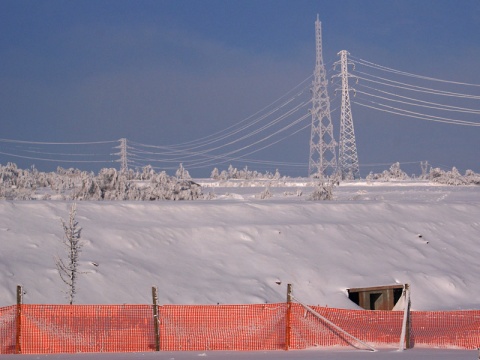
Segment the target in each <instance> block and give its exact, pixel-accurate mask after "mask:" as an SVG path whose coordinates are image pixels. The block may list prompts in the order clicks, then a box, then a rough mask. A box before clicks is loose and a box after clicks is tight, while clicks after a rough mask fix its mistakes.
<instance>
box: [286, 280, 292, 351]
mask: <svg viewBox="0 0 480 360" xmlns="http://www.w3.org/2000/svg"><path fill="white" fill-rule="evenodd" d="M291 313H292V284H287V315H286V317H285V350H288V349H289V348H290V332H291V331H290V330H291V325H290V315H291Z"/></svg>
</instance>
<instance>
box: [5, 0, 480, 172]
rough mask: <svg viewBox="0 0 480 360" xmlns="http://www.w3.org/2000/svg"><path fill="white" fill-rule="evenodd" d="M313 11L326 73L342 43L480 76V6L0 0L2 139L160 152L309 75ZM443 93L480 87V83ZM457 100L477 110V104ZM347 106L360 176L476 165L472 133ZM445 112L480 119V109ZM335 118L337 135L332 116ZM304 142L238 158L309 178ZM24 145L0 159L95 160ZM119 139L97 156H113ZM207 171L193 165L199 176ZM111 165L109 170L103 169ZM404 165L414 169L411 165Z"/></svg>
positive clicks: (45, 164)
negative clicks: (423, 165)
mask: <svg viewBox="0 0 480 360" xmlns="http://www.w3.org/2000/svg"><path fill="white" fill-rule="evenodd" d="M317 14H319V16H320V20H321V21H322V32H323V57H324V61H325V63H326V65H327V68H328V70H329V74H330V70H331V68H332V63H333V62H334V61H336V60H338V57H337V55H336V54H337V52H338V51H340V50H344V49H345V50H348V51H349V52H350V54H351V55H352V56H354V57H356V58H360V59H365V60H368V61H371V62H374V63H376V64H380V65H383V66H387V67H389V68H393V69H398V70H402V71H406V72H409V73H414V74H419V75H425V76H429V77H434V78H439V79H446V80H455V81H459V82H466V83H473V84H480V70H479V68H478V64H479V63H480V42H479V40H480V35H479V34H480V2H479V1H478V0H462V1H457V0H431V1H430V0H422V1H418V0H412V1H409V0H403V1H385V0H378V1H377V0H363V1H360V0H332V1H330V0H324V1H320V0H317V1H302V0H296V1H286V0H275V1H273V0H271V1H270V0H260V1H259V0H242V1H240V0H236V1H235V0H230V1H227V0H223V1H220V0H203V1H193V0H175V1H173V0H172V1H161V0H159V1H146V0H143V1H125V0H113V1H106V0H95V1H93V0H83V1H52V0H45V1H33V0H13V1H11V0H2V1H1V2H0V109H1V111H0V117H1V123H2V135H1V136H0V137H1V138H2V139H15V140H22V141H27V142H67V143H73V142H95V141H116V140H118V139H119V138H127V139H128V140H129V141H130V140H131V141H134V142H136V143H140V144H146V145H152V146H166V145H174V144H179V143H184V142H187V141H193V140H195V139H198V138H201V137H204V136H208V135H209V134H212V133H215V132H217V131H219V130H221V129H224V128H228V127H231V126H234V125H235V124H237V123H239V122H240V121H241V120H242V119H245V118H246V117H248V116H250V115H252V114H255V113H256V112H257V111H258V110H260V109H262V108H263V107H265V106H266V105H268V104H270V103H272V102H273V101H275V100H276V99H278V98H279V97H281V96H283V95H284V94H285V93H287V92H288V91H290V90H291V89H292V88H294V87H295V86H296V85H297V84H299V83H300V82H302V81H303V80H304V79H306V78H307V77H309V76H310V75H311V74H312V73H313V69H314V65H315V32H314V22H315V19H316V16H317ZM384 75H387V76H388V74H384ZM404 80H405V79H404ZM407 81H410V80H408V79H407ZM360 82H361V81H360ZM360 85H361V84H360ZM440 85H442V86H443V84H435V83H433V84H432V83H427V84H426V85H425V86H429V87H432V88H440ZM447 89H448V91H458V92H461V93H468V94H473V95H476V96H478V95H480V87H472V86H470V87H465V86H458V87H456V88H455V89H453V90H452V89H451V88H448V87H447ZM330 96H331V97H332V98H333V96H334V95H333V88H332V93H331V95H330ZM337 101H338V99H337ZM431 101H438V99H437V100H431ZM441 101H443V100H441ZM332 102H333V101H332ZM453 104H455V105H457V104H456V103H453ZM458 106H464V107H468V108H473V109H477V110H480V101H478V100H476V101H473V102H470V103H462V104H458ZM332 108H333V107H332ZM305 109H306V110H305V111H308V108H305ZM352 112H353V120H354V124H355V131H356V135H357V140H356V141H357V149H358V155H359V162H360V165H361V175H362V176H366V175H367V174H368V172H369V171H371V170H374V171H381V170H383V169H385V168H387V167H388V166H387V165H382V166H377V167H374V166H372V164H391V163H393V162H396V161H399V162H401V163H405V167H409V166H410V165H409V164H407V163H410V162H417V161H420V160H428V161H429V162H430V163H431V164H432V165H433V166H438V167H442V168H444V169H450V168H451V167H452V166H457V167H458V168H459V169H460V170H461V171H462V172H463V171H465V170H466V169H473V170H474V171H477V172H480V165H479V156H478V153H479V150H480V146H479V145H478V143H479V141H478V140H479V138H480V127H472V126H458V125H450V124H441V123H436V122H429V121H422V120H418V119H409V118H401V117H395V116H390V115H388V114H386V113H385V112H379V111H375V110H369V109H366V108H364V107H360V106H358V105H356V104H352ZM444 115H445V114H444ZM447 116H448V117H451V118H455V119H462V120H469V121H477V122H480V119H479V115H474V116H471V114H470V115H462V114H447ZM467 117H468V118H467ZM332 121H333V123H334V133H335V137H337V138H338V121H339V112H338V111H337V112H336V113H333V114H332ZM307 122H308V121H307ZM309 140H310V133H309V130H308V129H306V130H304V131H301V132H298V133H297V134H294V135H292V136H290V137H288V139H285V141H282V142H280V143H278V144H277V145H275V146H272V147H269V148H268V149H266V150H265V151H259V152H256V153H255V154H253V155H250V156H249V158H250V159H252V158H253V159H255V160H258V161H263V160H265V161H267V162H268V164H265V165H264V166H262V165H261V164H256V163H249V164H247V163H245V162H241V161H239V162H238V163H237V162H234V165H235V166H238V167H244V166H245V165H248V166H249V168H254V169H257V170H262V171H263V170H266V169H268V170H271V167H279V168H280V170H281V172H282V173H284V174H286V175H292V176H301V175H306V171H307V170H306V169H307V166H308V157H309ZM31 145H32V144H15V143H14V144H12V143H5V142H3V143H2V142H0V152H3V153H5V154H10V155H5V154H3V155H2V154H0V163H1V164H5V163H6V162H7V161H13V162H16V163H17V164H19V166H22V167H28V166H31V165H32V164H35V165H36V167H37V168H39V169H43V170H51V169H55V168H56V166H57V165H61V166H64V167H68V166H75V167H79V168H82V169H93V170H96V169H97V168H98V166H100V164H98V163H88V162H87V163H72V164H69V163H64V164H63V163H60V164H59V163H55V162H54V161H43V160H33V159H26V158H25V157H33V158H35V157H37V158H47V157H48V156H47V154H45V153H47V152H50V151H52V152H62V153H64V154H67V153H68V154H73V153H75V154H84V153H89V152H90V151H97V150H92V149H90V148H87V147H85V146H83V145H77V146H73V145H72V146H70V148H62V149H61V150H59V148H56V149H54V150H49V149H47V148H46V147H45V146H44V145H42V144H38V146H36V147H32V146H31ZM115 145H116V144H115V143H114V144H113V145H112V144H110V143H109V144H106V145H105V146H104V148H103V149H101V150H98V151H102V152H103V153H105V154H110V153H112V151H113V150H111V149H110V148H111V146H115ZM27 147H29V150H26V149H27ZM35 149H36V150H35ZM26 151H29V154H30V155H29V156H25V154H26ZM35 151H38V153H36V154H35ZM40 154H42V155H40ZM12 155H16V156H12ZM19 156H22V157H19ZM62 156H63V157H64V158H65V159H72V157H68V156H66V155H62ZM75 156H77V157H76V159H80V158H81V159H83V160H85V159H87V160H88V157H82V156H80V155H75ZM155 156H159V155H155ZM53 158H59V157H58V156H53ZM274 162H279V163H280V162H283V163H288V162H291V163H292V164H293V163H295V164H301V163H302V162H303V163H305V167H304V168H302V167H301V166H297V167H288V166H285V167H284V168H282V166H277V165H273V163H274ZM212 164H213V162H212ZM228 164H229V162H228V161H227V162H226V161H222V162H220V161H219V163H218V165H217V164H215V165H216V166H217V167H218V168H220V169H224V168H226V167H228ZM154 165H155V164H154ZM157 165H158V166H159V167H162V166H163V164H160V163H158V164H157ZM176 165H178V164H175V166H176ZM215 165H212V166H206V167H205V168H201V167H199V168H198V169H192V170H191V173H192V174H193V175H197V176H204V175H208V174H209V173H210V171H211V169H213V167H214V166H215ZM110 166H115V167H118V164H116V163H113V164H108V163H107V164H104V165H103V164H102V167H110ZM165 166H167V165H165ZM169 166H174V165H169ZM412 166H413V167H411V172H417V173H418V172H419V171H420V167H419V165H418V164H415V165H412ZM192 167H193V166H192ZM403 167H404V166H402V168H403ZM187 169H188V167H187ZM409 170H410V169H409Z"/></svg>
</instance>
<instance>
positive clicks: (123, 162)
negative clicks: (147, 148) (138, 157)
mask: <svg viewBox="0 0 480 360" xmlns="http://www.w3.org/2000/svg"><path fill="white" fill-rule="evenodd" d="M119 141H120V145H118V146H116V147H115V149H120V151H119V152H118V153H115V154H113V155H120V159H119V160H117V161H118V162H119V163H120V173H121V174H125V173H127V172H128V158H127V148H128V146H127V139H125V138H122V139H120V140H119Z"/></svg>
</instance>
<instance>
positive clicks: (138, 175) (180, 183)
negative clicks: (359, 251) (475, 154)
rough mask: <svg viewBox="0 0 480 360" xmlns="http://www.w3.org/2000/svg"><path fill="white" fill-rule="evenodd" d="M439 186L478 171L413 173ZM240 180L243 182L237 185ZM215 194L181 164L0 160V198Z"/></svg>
mask: <svg viewBox="0 0 480 360" xmlns="http://www.w3.org/2000/svg"><path fill="white" fill-rule="evenodd" d="M211 179H212V180H216V181H220V182H224V183H225V184H227V185H226V186H228V183H229V182H230V181H233V182H235V181H241V183H237V182H236V183H235V185H236V186H251V184H252V182H254V183H257V182H259V183H262V184H263V185H262V186H266V189H265V191H264V192H263V193H262V194H259V195H258V196H257V198H259V199H268V198H270V197H272V194H271V193H270V191H269V187H275V186H284V185H285V183H286V182H290V180H292V179H290V178H288V177H286V176H281V175H280V173H279V171H278V170H277V171H276V172H275V174H273V173H270V172H268V171H267V172H265V173H261V172H258V171H251V170H248V168H247V167H245V168H244V169H243V170H238V169H237V168H234V167H233V166H231V165H230V166H229V167H228V169H227V170H222V171H221V172H220V171H219V170H218V169H217V168H215V169H214V170H213V171H212V173H211ZM416 179H417V180H423V181H430V182H434V183H438V184H443V185H480V174H477V173H475V172H473V171H472V170H467V171H466V172H465V174H464V175H462V174H460V172H459V171H458V170H457V169H456V168H455V167H454V168H452V170H450V171H444V170H441V169H439V168H431V169H430V171H426V170H425V171H424V173H423V174H422V175H421V176H419V177H418V178H416ZM366 180H367V182H373V181H381V182H388V181H404V180H412V177H410V176H408V175H407V174H406V173H405V172H404V171H403V170H402V169H401V168H400V164H399V163H395V164H393V165H392V166H391V167H390V168H389V169H388V170H385V171H383V172H381V173H377V174H374V173H370V174H369V175H368V176H367V177H366ZM310 181H311V182H312V184H317V185H318V186H317V188H316V190H315V192H314V193H313V194H311V196H310V199H311V200H331V199H333V188H334V185H335V184H338V183H339V181H340V180H339V179H337V178H336V177H332V178H331V179H328V180H327V181H326V182H324V183H322V182H318V181H319V179H310ZM242 184H243V185H242ZM214 198H216V196H215V194H213V193H210V194H206V195H204V194H203V193H202V188H201V186H200V185H199V184H197V183H196V182H194V181H192V178H191V176H190V174H189V172H188V170H186V169H185V168H184V167H183V165H182V164H180V166H179V168H178V170H177V171H176V173H175V176H170V175H168V174H167V173H166V172H165V171H161V172H155V170H154V169H153V168H152V167H151V166H149V165H148V166H145V167H143V168H142V169H139V170H133V169H129V170H128V171H125V172H121V171H118V170H116V169H114V168H104V169H101V170H100V171H99V172H98V174H95V173H93V172H88V171H81V170H79V169H73V168H69V169H64V168H62V167H58V168H57V170H56V171H54V172H41V171H38V170H37V169H36V168H35V167H32V168H31V169H20V168H18V167H17V165H16V164H14V163H8V164H7V165H5V166H3V165H1V164H0V200H133V201H142V200H197V199H206V200H211V199H214Z"/></svg>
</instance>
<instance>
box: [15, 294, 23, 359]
mask: <svg viewBox="0 0 480 360" xmlns="http://www.w3.org/2000/svg"><path fill="white" fill-rule="evenodd" d="M22 300H23V288H22V286H21V285H17V314H16V323H17V331H16V335H15V353H16V354H21V353H22V346H21V340H22Z"/></svg>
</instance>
